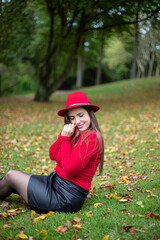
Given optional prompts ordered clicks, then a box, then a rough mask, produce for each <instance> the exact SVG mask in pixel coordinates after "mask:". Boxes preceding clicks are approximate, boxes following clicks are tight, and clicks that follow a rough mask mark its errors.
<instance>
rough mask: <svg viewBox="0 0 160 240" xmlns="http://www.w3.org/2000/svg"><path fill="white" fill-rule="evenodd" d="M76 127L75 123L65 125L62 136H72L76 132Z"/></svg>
mask: <svg viewBox="0 0 160 240" xmlns="http://www.w3.org/2000/svg"><path fill="white" fill-rule="evenodd" d="M75 127H76V126H75V124H72V123H69V124H66V125H64V127H63V130H62V133H61V136H64V137H71V136H72V135H73V134H74V131H75Z"/></svg>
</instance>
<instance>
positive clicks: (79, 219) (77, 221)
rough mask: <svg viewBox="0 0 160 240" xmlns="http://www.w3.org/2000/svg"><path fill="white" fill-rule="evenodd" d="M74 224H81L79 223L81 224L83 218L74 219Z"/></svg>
mask: <svg viewBox="0 0 160 240" xmlns="http://www.w3.org/2000/svg"><path fill="white" fill-rule="evenodd" d="M73 220H74V222H76V223H79V222H81V218H80V217H74V219H73Z"/></svg>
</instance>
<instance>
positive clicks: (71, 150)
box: [0, 91, 104, 213]
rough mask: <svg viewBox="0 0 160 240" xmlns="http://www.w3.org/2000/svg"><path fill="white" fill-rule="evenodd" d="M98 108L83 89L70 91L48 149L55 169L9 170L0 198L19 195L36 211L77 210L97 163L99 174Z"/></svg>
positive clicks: (86, 191) (101, 155) (101, 143)
mask: <svg viewBox="0 0 160 240" xmlns="http://www.w3.org/2000/svg"><path fill="white" fill-rule="evenodd" d="M98 110H99V107H98V106H96V105H93V104H90V102H89V100H88V98H87V96H86V94H85V93H84V92H81V91H77V92H74V93H72V94H69V95H68V98H67V102H66V108H65V109H61V110H59V111H58V115H59V116H62V117H64V121H65V124H64V127H63V129H62V132H61V134H60V136H59V138H58V140H57V141H56V142H55V143H54V144H52V145H51V147H50V149H49V156H50V158H51V160H55V161H56V163H57V164H56V168H55V172H53V173H51V174H50V175H49V176H44V175H27V174H25V173H22V172H20V171H16V170H11V171H9V172H8V173H7V174H6V175H5V176H4V177H3V178H2V179H1V180H0V198H1V199H2V198H5V197H7V196H9V195H10V194H11V193H16V194H19V195H20V196H21V197H22V198H23V199H24V200H25V202H26V203H28V205H29V207H30V209H33V210H35V211H36V212H38V213H47V212H49V211H58V212H62V211H63V212H77V211H79V210H80V209H81V207H82V205H83V203H84V201H85V198H86V196H87V193H88V191H89V189H90V187H91V182H92V179H93V176H94V175H95V172H96V170H97V167H98V165H99V173H100V174H101V173H102V169H103V155H104V148H103V138H102V135H101V133H100V129H99V126H98V123H97V120H96V118H95V115H94V112H96V111H98Z"/></svg>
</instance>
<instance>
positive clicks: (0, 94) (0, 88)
mask: <svg viewBox="0 0 160 240" xmlns="http://www.w3.org/2000/svg"><path fill="white" fill-rule="evenodd" d="M0 96H2V78H1V74H0Z"/></svg>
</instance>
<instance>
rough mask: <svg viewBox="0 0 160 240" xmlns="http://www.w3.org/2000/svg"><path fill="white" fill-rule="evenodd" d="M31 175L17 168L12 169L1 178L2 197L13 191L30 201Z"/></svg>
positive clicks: (0, 196) (0, 194)
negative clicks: (28, 192)
mask: <svg viewBox="0 0 160 240" xmlns="http://www.w3.org/2000/svg"><path fill="white" fill-rule="evenodd" d="M29 179H30V175H28V174H25V173H23V172H20V171H17V170H10V171H9V172H7V173H6V175H5V176H4V177H3V178H2V179H0V199H3V198H5V197H7V196H9V195H10V194H12V193H16V194H18V195H20V196H21V197H22V198H23V199H24V200H25V202H26V203H28V196H27V186H28V182H29Z"/></svg>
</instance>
